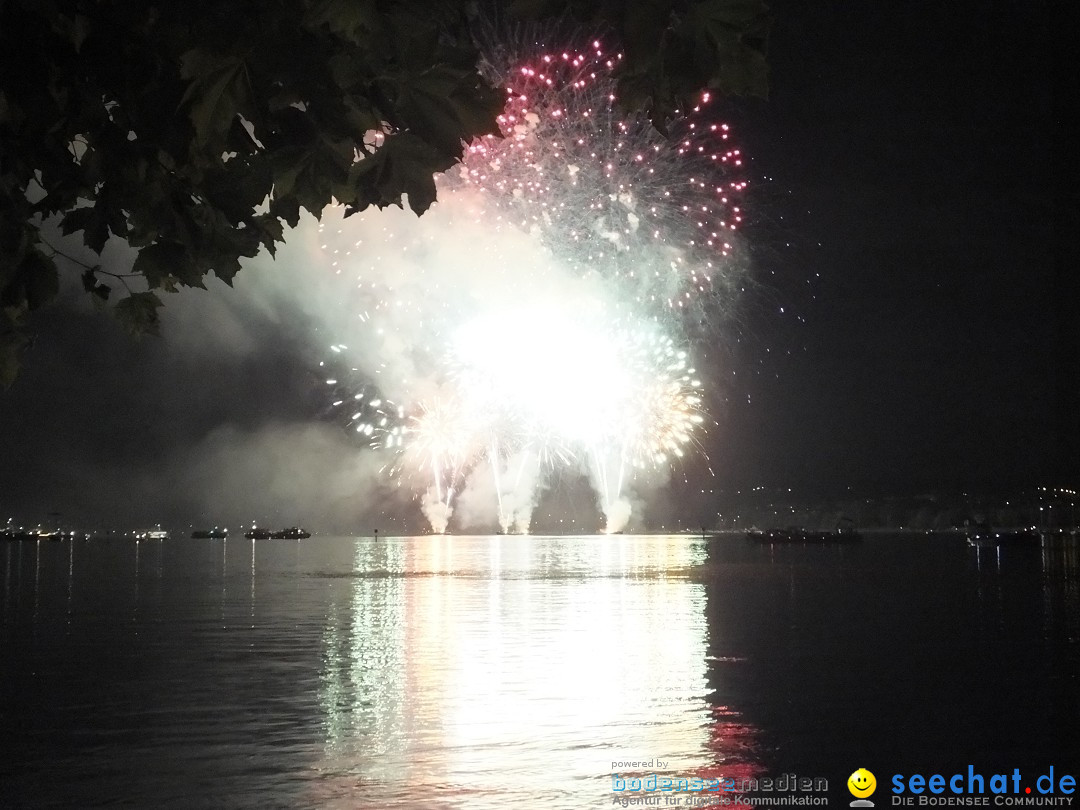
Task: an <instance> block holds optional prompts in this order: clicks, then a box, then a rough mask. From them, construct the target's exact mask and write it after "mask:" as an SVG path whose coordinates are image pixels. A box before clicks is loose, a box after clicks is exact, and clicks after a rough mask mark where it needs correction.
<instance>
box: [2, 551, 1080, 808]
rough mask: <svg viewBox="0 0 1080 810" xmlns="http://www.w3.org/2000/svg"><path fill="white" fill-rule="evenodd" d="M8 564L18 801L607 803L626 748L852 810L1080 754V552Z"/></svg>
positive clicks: (283, 556)
mask: <svg viewBox="0 0 1080 810" xmlns="http://www.w3.org/2000/svg"><path fill="white" fill-rule="evenodd" d="M0 565H2V566H3V569H4V570H3V574H2V580H3V594H2V599H0V807H6V806H13V807H23V806H28V807H82V806H90V805H95V806H114V805H126V806H135V807H175V808H185V809H187V808H200V807H230V808H242V809H244V810H246V808H265V807H312V806H318V807H331V808H346V807H349V808H351V807H384V808H421V807H422V808H465V807H468V808H475V809H476V810H485V808H494V807H500V808H501V807H505V806H507V805H520V806H523V807H536V808H563V807H565V808H578V807H590V806H595V807H606V806H610V803H611V798H612V791H611V772H612V762H613V761H627V760H640V759H645V760H650V759H651V760H655V759H656V758H660V759H663V760H665V761H667V762H668V764H667V765H666V766H665V768H664V769H663V770H664V771H666V772H667V773H669V774H672V775H675V776H682V777H689V776H693V775H698V776H703V777H709V778H713V777H720V776H730V777H734V778H736V779H740V778H745V777H751V776H756V775H778V774H780V773H788V772H790V771H796V772H798V773H799V775H800V776H813V777H818V776H825V777H828V778H829V779H830V783H831V785H832V786H835V787H836V788H837V791H836V792H834V793H833V794H832V799H833V802H830V803H834V802H839V801H840V799H841V798H842V794H843V780H844V779H846V776H847V774H848V773H850V772H851V770H852V769H853V768H854V767H856V766H857V765H859V764H863V765H868V766H870V767H871V770H873V765H874V764H875V763H876V764H878V765H879V767H880V768H882V769H885V770H888V769H894V770H895V771H897V772H902V771H905V770H906V771H908V772H917V771H919V770H920V769H922V770H925V769H926V768H927V767H928V763H932V764H933V765H934V767H941V768H946V767H952V766H957V767H960V766H963V767H966V764H967V763H973V764H974V765H975V766H976V767H977V768H979V767H981V768H982V769H983V770H986V771H987V772H990V769H992V768H997V767H1002V768H1006V769H1011V768H1013V767H1021V768H1022V769H1027V768H1029V767H1033V768H1034V767H1039V768H1044V767H1045V766H1047V765H1049V764H1052V763H1055V762H1056V763H1059V764H1060V765H1062V766H1063V767H1064V766H1065V765H1067V764H1068V763H1070V762H1076V761H1080V553H1078V544H1077V542H1076V541H1075V540H1054V541H1049V542H1046V543H1044V544H1043V545H1042V546H1041V547H1038V548H1031V549H1018V548H1009V549H1005V550H1003V551H1002V553H1001V554H997V553H996V552H995V553H994V554H992V555H991V556H987V554H986V550H983V551H979V550H975V549H968V548H967V547H966V546H965V545H964V543H963V541H962V540H961V539H958V538H949V537H945V538H940V537H938V538H927V537H919V536H906V537H889V536H882V537H873V536H871V537H868V538H867V540H866V542H865V543H863V544H858V545H853V546H851V547H812V546H806V547H803V546H798V545H796V546H777V547H763V546H761V545H758V544H754V543H748V542H746V541H745V540H742V539H741V538H736V537H723V538H718V539H714V540H711V541H709V542H708V543H706V542H704V541H702V540H700V539H697V538H693V537H632V536H621V537H562V538H541V537H529V538H526V537H460V536H458V537H451V538H446V537H419V538H395V539H381V540H378V541H376V540H374V539H370V538H359V539H353V538H321V537H316V538H312V539H310V540H305V541H302V542H296V541H274V540H270V541H259V542H256V543H253V542H250V541H245V540H242V539H238V538H234V539H232V540H228V541H221V540H187V539H175V540H169V541H165V542H158V541H149V542H144V543H140V544H138V545H136V544H134V543H132V542H130V541H119V540H118V541H100V542H92V543H90V542H74V543H71V542H36V543H28V542H19V543H14V542H8V543H5V544H4V545H3V547H2V549H0ZM617 770H619V771H620V772H622V773H623V774H624V775H626V776H630V775H633V774H634V773H641V774H647V773H649V772H652V771H659V770H660V768H658V767H656V766H653V767H651V768H642V769H640V770H639V771H637V772H635V771H634V770H633V769H630V768H626V769H623V768H619V769H617ZM848 800H849V799H848V798H845V799H844V801H845V802H846V801H848Z"/></svg>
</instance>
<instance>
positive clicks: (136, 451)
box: [0, 0, 1080, 529]
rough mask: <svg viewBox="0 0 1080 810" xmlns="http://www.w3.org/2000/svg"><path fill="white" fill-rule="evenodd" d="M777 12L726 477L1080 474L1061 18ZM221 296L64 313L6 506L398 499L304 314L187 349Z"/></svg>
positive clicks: (1, 474)
mask: <svg viewBox="0 0 1080 810" xmlns="http://www.w3.org/2000/svg"><path fill="white" fill-rule="evenodd" d="M773 8H774V13H775V25H774V30H773V36H772V42H771V53H770V62H771V97H770V99H769V100H768V101H767V102H752V101H751V102H739V103H738V105H737V108H736V110H735V111H734V113H733V116H732V120H733V123H734V124H735V127H736V130H737V132H738V137H739V139H740V142H741V144H742V145H743V147H744V150H745V152H746V153H747V154H748V155H750V156H751V157H752V165H751V178H752V180H753V186H752V188H751V196H750V198H749V200H748V204H747V208H748V210H749V214H748V216H749V218H750V219H751V220H752V221H751V223H750V224H749V226H748V227H747V229H746V231H745V233H746V234H747V236H748V244H749V250H750V254H751V257H752V262H753V266H754V271H753V273H754V278H755V280H756V286H755V289H754V290H753V292H752V293H751V294H750V295H748V296H747V298H746V300H745V301H744V302H743V303H744V306H743V307H742V310H741V313H740V315H739V318H738V321H737V326H736V328H735V330H734V332H733V334H734V335H736V336H737V338H736V337H733V338H731V340H730V344H729V345H728V346H726V347H724V348H723V349H722V350H719V351H717V352H714V353H713V354H714V355H715V356H717V357H724V358H727V359H724V360H723V362H724V363H725V364H731V365H732V367H733V368H734V370H735V374H734V375H732V376H731V377H730V380H729V381H728V382H726V383H725V384H724V387H723V388H722V389H721V390H722V397H723V398H724V399H726V402H724V403H723V404H722V405H721V407H719V408H717V416H718V421H719V422H720V425H719V427H717V428H714V429H713V430H712V431H711V432H710V435H709V437H708V444H709V446H710V451H711V455H712V462H713V468H714V469H715V471H716V473H717V478H716V479H715V481H713V480H709V481H706V482H705V484H704V486H706V487H707V488H713V487H718V488H723V489H724V490H726V491H732V490H744V491H745V490H746V489H749V488H751V487H755V486H762V485H763V486H768V487H784V488H786V487H792V488H793V489H794V490H796V491H801V492H811V493H815V494H820V495H822V496H829V495H839V494H842V493H844V492H846V491H847V488H848V487H852V488H853V489H855V490H857V491H859V492H864V493H866V494H888V493H892V492H897V493H916V492H920V491H925V490H930V489H952V488H976V489H978V488H982V489H987V490H1006V489H1009V488H1022V487H1030V486H1037V485H1044V484H1047V485H1061V484H1066V483H1077V478H1078V469H1077V464H1078V461H1077V459H1078V457H1080V448H1078V447H1077V444H1076V442H1077V429H1078V428H1077V423H1078V422H1080V418H1078V416H1077V413H1078V410H1077V407H1078V405H1077V390H1078V386H1080V382H1078V380H1080V371H1078V368H1077V354H1076V353H1077V345H1078V344H1080V338H1078V337H1077V331H1076V330H1077V305H1078V303H1080V297H1078V296H1077V283H1076V280H1075V278H1074V277H1073V270H1074V268H1075V266H1076V265H1075V264H1074V263H1073V261H1072V258H1073V256H1072V253H1071V250H1072V249H1071V247H1070V246H1069V245H1068V240H1067V239H1066V236H1067V235H1071V234H1075V233H1076V232H1077V231H1076V228H1077V211H1076V207H1075V191H1073V190H1072V189H1071V187H1070V186H1069V185H1068V184H1067V181H1066V180H1065V179H1064V178H1065V173H1064V170H1063V169H1062V168H1061V167H1062V165H1063V164H1062V152H1063V148H1064V147H1063V144H1065V143H1066V142H1067V141H1066V139H1065V135H1064V132H1063V130H1062V128H1061V124H1060V117H1061V113H1062V111H1064V110H1067V109H1068V105H1067V104H1066V103H1065V102H1064V99H1065V98H1067V97H1070V93H1068V92H1067V90H1068V89H1069V88H1066V87H1065V85H1064V83H1063V79H1062V76H1063V74H1067V73H1069V72H1072V69H1071V66H1070V65H1069V64H1066V63H1065V62H1064V61H1063V59H1064V57H1063V56H1062V54H1063V53H1064V50H1063V49H1062V48H1061V47H1059V45H1058V41H1059V40H1060V39H1062V32H1063V31H1064V30H1067V28H1066V26H1065V21H1064V20H1061V19H1057V18H1055V17H1054V16H1053V15H1052V13H1051V10H1050V6H1049V5H1048V4H1046V3H1042V2H1016V1H1015V0H1014V1H1010V2H998V3H981V4H976V3H916V2H903V3H900V2H874V3H840V2H834V3H813V4H806V3H797V2H793V1H789V0H785V2H777V3H775V4H774V6H773ZM301 294H303V293H302V292H301ZM77 295H78V293H77V291H76V292H72V293H71V294H70V295H69V296H68V298H69V299H71V298H75V297H77ZM214 295H215V296H217V298H219V299H223V300H217V299H215V300H214V301H213V302H211V304H208V306H211V305H212V306H211V309H212V311H211V312H209V313H208V314H205V315H204V314H201V311H200V309H199V307H198V306H188V307H186V308H181V309H183V312H182V313H180V314H179V315H170V317H169V319H167V322H166V328H165V337H164V338H162V339H160V340H152V339H151V340H143V341H141V342H138V343H134V342H132V341H129V340H128V339H127V338H126V337H125V336H124V335H122V334H121V333H120V331H119V329H118V328H117V327H116V326H115V324H113V323H112V322H111V321H110V319H108V318H107V317H104V316H101V315H100V314H97V313H94V312H92V311H90V310H89V308H88V307H86V305H85V302H80V303H79V304H77V305H67V304H64V305H61V306H60V307H58V308H56V309H54V311H53V312H51V313H47V314H46V315H45V316H43V317H41V318H40V319H39V320H38V321H37V322H36V324H35V329H36V330H37V332H38V339H37V340H36V343H35V345H34V348H33V349H32V351H30V352H29V353H28V354H27V355H26V369H25V371H24V373H23V375H22V377H21V378H20V379H19V380H18V381H17V383H16V384H15V386H14V387H13V388H12V389H11V390H10V391H8V392H7V393H4V394H0V446H2V447H3V463H2V465H0V508H3V509H4V510H6V513H7V514H11V515H14V516H16V517H17V518H18V519H20V520H30V521H36V520H42V519H44V518H45V515H46V513H47V512H50V511H51V512H62V513H63V514H64V515H65V519H70V520H71V521H80V522H87V521H93V522H97V523H98V524H102V523H104V522H105V521H112V522H115V523H119V524H120V525H121V526H123V527H125V528H126V527H127V525H129V524H130V523H132V522H136V523H137V522H148V521H155V520H159V519H160V520H166V521H167V520H172V521H184V522H188V521H193V522H196V523H203V522H215V521H216V520H217V519H218V518H219V517H220V518H221V519H222V520H234V519H258V520H262V521H269V522H274V521H289V522H299V521H307V522H312V523H318V522H319V521H320V518H322V519H324V520H325V522H327V523H329V524H331V525H324V526H323V528H326V529H330V528H342V529H346V528H352V526H350V525H349V524H351V523H354V522H363V521H367V520H369V512H368V511H367V510H368V507H367V506H366V505H365V504H364V503H361V502H362V501H364V500H365V499H364V498H361V497H359V496H358V497H356V498H353V497H352V495H351V493H350V491H349V488H348V486H340V487H335V486H333V485H332V484H331V485H327V484H325V483H323V482H324V481H327V480H335V476H336V477H337V478H336V480H339V481H351V482H352V483H351V484H350V486H357V485H358V484H356V481H357V480H360V481H364V482H366V484H365V485H366V486H368V487H372V486H376V485H375V484H372V483H371V482H370V481H369V480H368V479H367V478H366V477H365V476H366V475H367V472H366V471H362V472H357V471H356V470H354V469H352V468H351V467H350V464H351V463H352V462H350V460H349V458H350V454H351V450H350V449H349V447H348V445H347V444H345V443H342V444H341V446H340V447H337V446H335V443H336V442H337V439H336V436H335V434H334V433H333V430H334V429H336V428H334V426H333V425H327V424H326V423H325V421H322V422H320V419H322V417H323V416H324V414H323V411H324V408H325V403H323V402H322V401H321V400H320V394H321V392H319V391H317V389H314V388H313V382H314V381H315V380H316V379H317V373H316V370H315V369H314V368H313V362H314V361H315V360H317V358H316V357H314V356H313V355H312V354H311V352H310V351H309V349H308V348H306V346H307V345H308V341H307V340H306V339H305V337H304V335H305V330H306V329H307V328H308V327H309V324H307V323H305V322H304V319H303V318H302V317H298V316H297V315H296V313H295V312H292V311H291V310H289V309H288V308H286V307H285V306H283V305H280V302H275V301H270V302H268V303H267V305H266V306H265V307H264V308H263V309H261V310H260V311H259V313H258V315H257V316H256V317H250V316H246V317H247V320H246V323H245V325H244V327H243V329H241V330H239V332H238V333H237V334H235V335H227V336H221V335H216V336H214V340H216V341H217V344H216V345H220V344H221V343H223V342H224V343H227V344H228V345H229V347H230V351H228V352H223V351H219V350H215V349H212V348H206V347H203V348H198V347H196V348H195V349H192V347H191V346H190V345H189V344H190V341H191V338H190V335H191V334H192V333H193V332H194V333H196V334H197V333H198V331H199V328H200V327H199V324H200V323H201V322H205V325H206V326H205V329H206V330H208V331H209V330H214V329H216V328H217V326H216V324H218V323H219V322H220V320H221V319H220V318H218V317H216V314H220V313H221V312H222V311H224V310H228V307H229V302H228V300H227V299H228V292H227V291H224V292H223V291H221V290H216V291H215V293H214ZM204 296H205V297H204V299H203V301H204V302H205V301H207V300H209V299H210V298H211V297H212V296H209V295H205V294H204ZM171 303H172V302H170V304H171ZM72 306H75V307H76V309H72ZM215 313H216V314H215ZM201 318H205V321H200V319H201ZM178 322H179V324H180V325H177V323H178ZM170 325H171V326H173V329H174V331H173V333H172V334H170V331H169V329H170ZM210 343H214V341H210ZM300 347H305V348H300ZM724 379H728V378H727V376H726V375H724ZM324 427H325V428H326V429H323V428H324ZM1070 443H1071V444H1070ZM253 448H254V449H253ZM312 469H315V470H316V471H317V472H318V475H314V476H313V474H312ZM689 473H690V475H691V478H692V479H693V483H694V487H689V488H686V489H687V490H689V489H694V488H696V487H697V485H698V484H700V483H701V481H700V480H699V479H697V478H696V477H694V476H695V475H696V470H695V469H694V468H693V467H691V468H690V470H689ZM357 476H359V478H357ZM313 478H320V479H321V480H320V481H314V480H313ZM241 491H242V493H241ZM680 493H681V489H679V488H677V489H676V491H675V495H676V501H678V500H679V499H681V498H684V497H689V496H687V495H685V493H683V494H680ZM241 494H242V497H241ZM393 495H394V493H388V494H387V497H392V496H393ZM696 508H698V507H696V506H695V509H696ZM327 515H333V517H332V518H327V517H325V516H327ZM5 517H6V515H5ZM290 518H292V520H290Z"/></svg>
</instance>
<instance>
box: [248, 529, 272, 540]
mask: <svg viewBox="0 0 1080 810" xmlns="http://www.w3.org/2000/svg"><path fill="white" fill-rule="evenodd" d="M273 536H274V533H273V532H272V531H270V530H269V529H257V528H255V527H254V526H253V527H252V528H251V531H247V532H244V537H246V538H247V539H248V540H269V539H270V538H271V537H273Z"/></svg>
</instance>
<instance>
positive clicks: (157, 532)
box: [135, 523, 169, 540]
mask: <svg viewBox="0 0 1080 810" xmlns="http://www.w3.org/2000/svg"><path fill="white" fill-rule="evenodd" d="M168 537H169V533H168V532H167V531H165V530H164V529H163V528H161V524H160V523H158V524H156V525H155V526H154V528H152V529H147V530H146V531H144V532H139V533H138V534H136V535H135V539H136V540H165V539H167V538H168Z"/></svg>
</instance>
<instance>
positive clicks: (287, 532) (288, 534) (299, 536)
mask: <svg viewBox="0 0 1080 810" xmlns="http://www.w3.org/2000/svg"><path fill="white" fill-rule="evenodd" d="M270 536H271V537H272V538H274V539H275V540H305V539H307V538H308V537H311V532H309V531H305V530H304V529H301V528H300V527H299V526H293V527H292V528H289V529H282V530H281V531H277V532H272V533H271V534H270Z"/></svg>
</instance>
